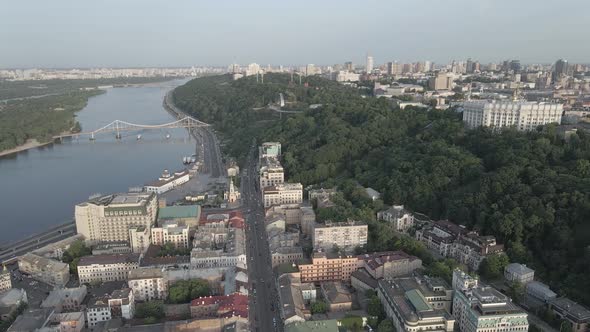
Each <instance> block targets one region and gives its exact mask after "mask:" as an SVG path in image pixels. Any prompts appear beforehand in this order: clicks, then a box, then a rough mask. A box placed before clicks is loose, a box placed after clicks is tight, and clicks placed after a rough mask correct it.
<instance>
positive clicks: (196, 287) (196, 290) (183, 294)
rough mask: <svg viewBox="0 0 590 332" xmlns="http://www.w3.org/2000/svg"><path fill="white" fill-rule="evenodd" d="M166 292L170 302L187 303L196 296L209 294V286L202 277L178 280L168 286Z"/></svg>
mask: <svg viewBox="0 0 590 332" xmlns="http://www.w3.org/2000/svg"><path fill="white" fill-rule="evenodd" d="M168 293H169V300H170V303H189V302H190V301H192V300H194V299H196V298H199V297H202V296H208V295H211V287H210V286H209V283H208V282H207V281H206V280H203V279H191V280H180V281H177V282H175V283H174V284H173V285H172V286H170V289H169V290H168Z"/></svg>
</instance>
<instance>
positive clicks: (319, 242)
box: [312, 220, 368, 250]
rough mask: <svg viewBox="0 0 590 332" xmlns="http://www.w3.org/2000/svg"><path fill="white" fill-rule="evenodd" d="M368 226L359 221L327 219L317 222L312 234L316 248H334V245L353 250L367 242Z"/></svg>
mask: <svg viewBox="0 0 590 332" xmlns="http://www.w3.org/2000/svg"><path fill="white" fill-rule="evenodd" d="M367 237H368V226H367V224H365V223H362V222H359V221H353V220H348V221H344V222H332V221H329V220H328V221H326V222H325V223H323V224H315V227H314V232H313V236H312V240H313V248H314V249H315V250H320V249H324V250H332V249H333V248H334V247H338V248H342V249H345V250H352V249H354V248H355V247H362V246H364V245H366V244H367Z"/></svg>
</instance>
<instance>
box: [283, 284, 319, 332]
mask: <svg viewBox="0 0 590 332" xmlns="http://www.w3.org/2000/svg"><path fill="white" fill-rule="evenodd" d="M305 285H309V284H305V283H303V284H302V283H301V279H300V278H299V275H298V274H297V273H285V274H282V275H281V276H280V277H279V278H278V286H279V299H280V301H281V306H280V309H281V318H282V320H283V322H284V324H285V326H289V325H290V324H293V323H295V322H304V321H305V320H307V319H309V318H311V311H310V310H309V309H308V308H307V307H306V306H305V299H304V297H303V292H302V289H303V288H306V289H307V288H309V287H308V286H305ZM312 287H313V286H312ZM313 288H314V290H315V287H313ZM310 296H311V295H310Z"/></svg>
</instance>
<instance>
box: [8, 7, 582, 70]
mask: <svg viewBox="0 0 590 332" xmlns="http://www.w3.org/2000/svg"><path fill="white" fill-rule="evenodd" d="M588 10H590V3H589V2H585V1H582V0H566V1H560V2H559V3H558V2H550V3H542V4H541V3H539V2H538V1H533V0H520V1H518V2H514V1H508V0H480V1H476V2H474V1H468V0H450V1H444V2H443V1H432V0H430V1H429V0H417V1H412V2H411V3H408V2H400V1H390V2H380V1H375V0H370V1H363V2H360V1H357V2H353V1H338V2H337V1H326V2H312V1H308V0H304V1H297V2H296V3H283V2H276V1H269V0H257V1H250V2H245V1H244V2H242V1H224V2H214V3H211V2H191V1H177V2H174V3H169V2H164V1H152V0H149V1H139V0H129V1H124V2H119V1H114V0H105V1H100V2H81V1H74V0H57V1H33V0H24V1H18V2H9V3H4V4H3V11H2V12H1V13H0V40H1V41H2V57H1V58H0V59H1V60H0V68H73V67H85V68H97V67H119V68H121V67H189V66H192V65H196V66H206V65H210V66H227V65H228V64H230V63H233V62H236V63H240V64H248V63H252V62H256V63H259V64H261V65H263V66H266V65H267V64H271V65H279V64H282V65H303V64H307V63H314V64H317V65H331V64H334V63H343V62H345V61H352V62H353V63H355V64H364V62H365V56H366V54H367V53H370V54H371V55H372V56H373V57H374V59H375V64H376V65H379V64H383V63H385V62H388V61H396V60H397V61H399V62H410V61H419V60H430V61H433V62H436V63H448V62H449V61H451V60H453V59H455V60H458V61H460V60H465V59H467V58H469V57H470V58H473V59H474V60H479V61H480V62H481V63H488V62H499V61H502V60H505V59H519V60H521V62H522V63H552V62H554V61H555V60H557V59H559V58H564V59H568V60H569V61H570V62H571V63H589V62H590V61H589V59H590V45H588V43H584V41H585V40H586V39H585V38H584V37H585V36H584V34H585V32H586V31H588V30H590V21H588V20H587V17H586V16H587V14H586V13H587V12H588ZM556 13H560V15H556ZM566 13H567V14H566Z"/></svg>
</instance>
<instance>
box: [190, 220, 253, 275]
mask: <svg viewBox="0 0 590 332" xmlns="http://www.w3.org/2000/svg"><path fill="white" fill-rule="evenodd" d="M211 234H213V236H212V235H211ZM245 241H246V240H245V233H244V230H243V229H240V228H229V229H227V228H223V227H219V228H210V229H203V230H202V231H200V232H199V233H196V234H195V240H194V248H193V249H192V251H191V258H190V262H191V267H192V268H193V269H197V268H224V267H234V266H238V265H240V266H247V260H246V242H245Z"/></svg>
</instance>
